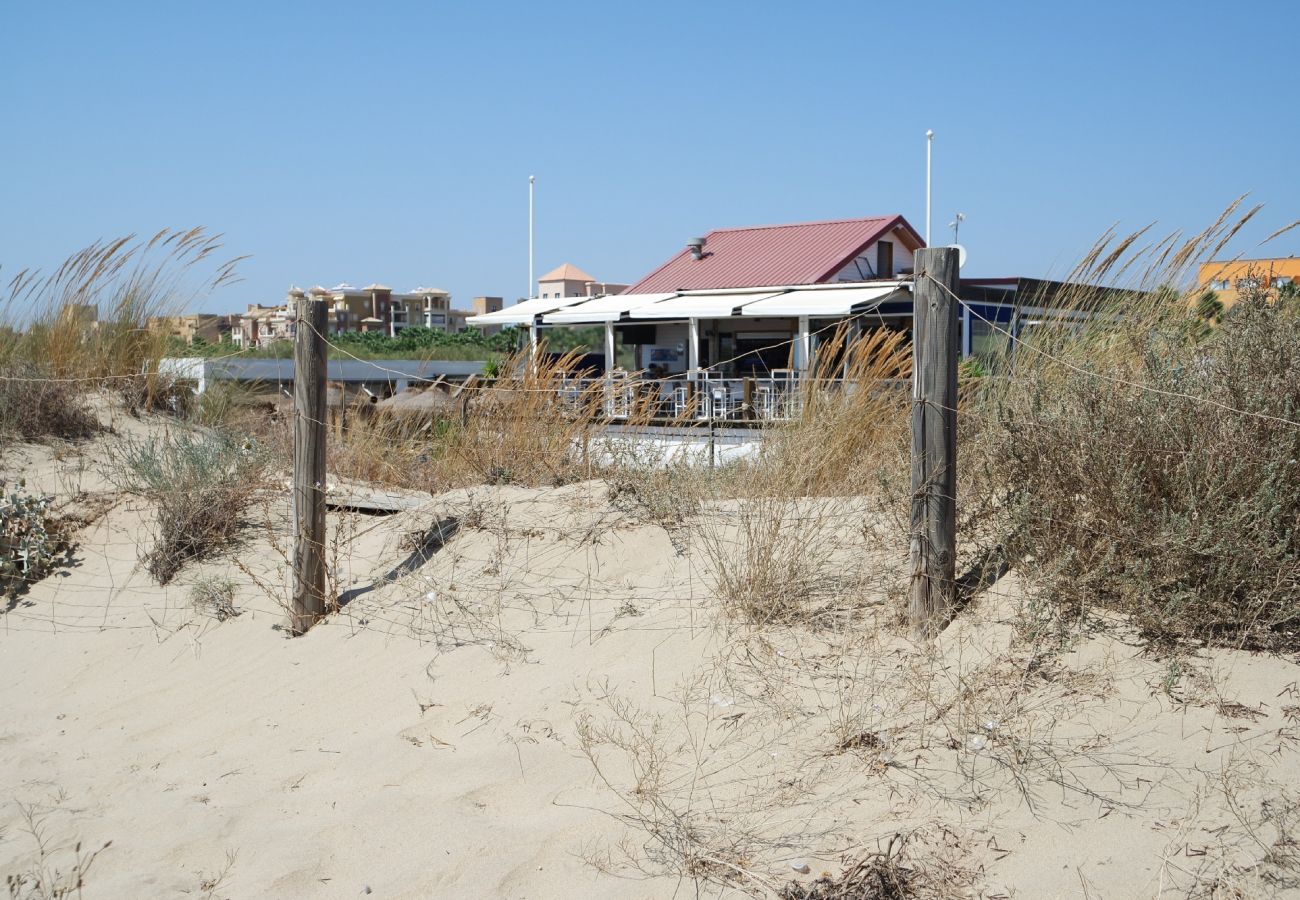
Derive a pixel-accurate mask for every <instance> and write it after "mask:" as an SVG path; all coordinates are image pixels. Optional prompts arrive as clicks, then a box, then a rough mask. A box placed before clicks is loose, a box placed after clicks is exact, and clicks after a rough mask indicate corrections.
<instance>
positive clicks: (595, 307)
mask: <svg viewBox="0 0 1300 900" xmlns="http://www.w3.org/2000/svg"><path fill="white" fill-rule="evenodd" d="M676 296H677V294H676V293H672V294H607V295H606V296H604V297H593V298H592V299H590V300H587V301H585V302H583V303H579V304H578V305H577V306H570V307H569V308H568V309H562V310H559V311H558V312H553V313H547V314H546V315H545V316H544V317H543V318H542V322H543V324H546V325H577V324H585V323H589V322H595V323H600V322H617V321H618V320H619V319H620V318H622V316H623V313H625V312H627V311H628V310H630V309H633V308H635V307H638V306H649V305H651V304H654V303H659V302H660V301H663V300H667V299H668V298H669V297H676Z"/></svg>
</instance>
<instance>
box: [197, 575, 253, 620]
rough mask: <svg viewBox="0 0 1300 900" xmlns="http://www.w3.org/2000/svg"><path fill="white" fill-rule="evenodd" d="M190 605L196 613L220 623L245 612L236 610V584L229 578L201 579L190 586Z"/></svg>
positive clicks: (212, 577)
mask: <svg viewBox="0 0 1300 900" xmlns="http://www.w3.org/2000/svg"><path fill="white" fill-rule="evenodd" d="M190 605H191V606H193V607H194V609H195V611H196V612H199V613H201V614H203V615H205V616H211V617H212V618H214V619H216V620H217V621H218V622H224V621H226V620H227V619H233V618H235V617H236V616H238V615H240V614H241V613H242V612H243V610H239V609H236V608H235V583H234V582H233V581H231V580H230V579H229V578H222V577H221V576H216V575H214V576H211V577H208V578H200V579H199V580H198V581H196V582H194V584H192V585H191V586H190Z"/></svg>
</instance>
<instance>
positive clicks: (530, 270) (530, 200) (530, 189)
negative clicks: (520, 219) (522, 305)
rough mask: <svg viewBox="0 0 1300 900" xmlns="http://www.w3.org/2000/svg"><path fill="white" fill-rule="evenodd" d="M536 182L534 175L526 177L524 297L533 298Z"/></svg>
mask: <svg viewBox="0 0 1300 900" xmlns="http://www.w3.org/2000/svg"><path fill="white" fill-rule="evenodd" d="M536 181H537V176H536V175H529V176H528V293H526V294H524V296H525V297H531V296H533V184H534V183H535V182H536Z"/></svg>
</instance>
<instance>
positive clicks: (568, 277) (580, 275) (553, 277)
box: [537, 263, 596, 282]
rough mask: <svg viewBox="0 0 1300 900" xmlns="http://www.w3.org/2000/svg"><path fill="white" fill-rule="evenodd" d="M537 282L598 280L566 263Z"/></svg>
mask: <svg viewBox="0 0 1300 900" xmlns="http://www.w3.org/2000/svg"><path fill="white" fill-rule="evenodd" d="M537 280H538V281H539V282H541V281H595V280H596V279H594V278H592V277H591V276H590V275H588V274H587V273H586V272H584V271H582V270H581V269H579V268H578V267H577V266H575V265H574V264H573V263H565V264H564V265H562V266H560V267H559V268H555V269H552V270H551V271H549V272H547V273H546V274H545V275H543V276H542V277H541V278H539V279H537Z"/></svg>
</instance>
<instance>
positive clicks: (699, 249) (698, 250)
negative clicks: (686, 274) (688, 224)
mask: <svg viewBox="0 0 1300 900" xmlns="http://www.w3.org/2000/svg"><path fill="white" fill-rule="evenodd" d="M707 243H708V238H702V237H697V238H691V239H690V240H689V241H687V242H686V249H688V250H690V251H691V256H693V257H695V258H696V259H703V258H704V245H705V244H707Z"/></svg>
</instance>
